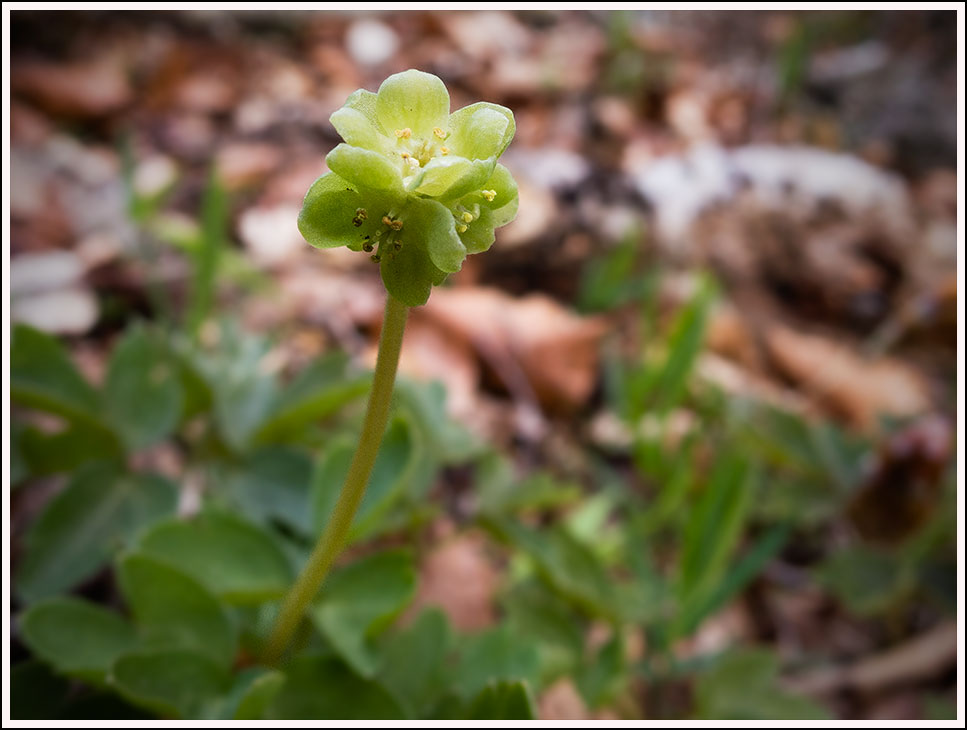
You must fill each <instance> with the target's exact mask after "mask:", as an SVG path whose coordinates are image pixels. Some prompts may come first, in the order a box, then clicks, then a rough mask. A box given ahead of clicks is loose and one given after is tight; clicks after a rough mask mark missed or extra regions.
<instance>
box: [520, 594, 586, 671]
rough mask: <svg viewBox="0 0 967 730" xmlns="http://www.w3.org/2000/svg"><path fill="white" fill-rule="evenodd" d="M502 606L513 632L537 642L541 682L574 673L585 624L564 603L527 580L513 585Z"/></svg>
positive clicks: (556, 596)
mask: <svg viewBox="0 0 967 730" xmlns="http://www.w3.org/2000/svg"><path fill="white" fill-rule="evenodd" d="M503 607H504V610H505V611H506V617H507V622H508V625H509V626H510V627H511V628H512V629H513V631H514V633H516V634H517V635H519V636H527V637H529V638H532V639H534V640H535V641H536V642H537V652H538V657H539V660H540V668H541V673H540V679H541V682H542V683H549V682H552V681H553V680H555V679H557V678H558V677H560V676H561V675H564V674H569V673H571V672H573V671H574V669H575V668H576V667H577V666H578V664H579V662H580V661H581V658H582V654H583V653H584V634H585V631H586V629H587V621H585V620H584V619H583V618H582V617H581V616H580V615H578V614H577V612H576V611H575V610H574V609H572V608H571V606H570V605H569V604H568V602H567V601H565V600H564V599H562V598H561V597H560V596H558V595H557V594H556V593H553V592H552V591H551V590H549V589H548V588H547V587H546V586H544V585H543V584H542V583H540V582H539V581H537V580H536V579H531V580H528V581H526V582H524V583H521V584H520V585H518V586H516V587H515V588H514V589H513V590H512V591H511V592H510V593H509V594H508V595H507V597H506V598H505V599H504V601H503Z"/></svg>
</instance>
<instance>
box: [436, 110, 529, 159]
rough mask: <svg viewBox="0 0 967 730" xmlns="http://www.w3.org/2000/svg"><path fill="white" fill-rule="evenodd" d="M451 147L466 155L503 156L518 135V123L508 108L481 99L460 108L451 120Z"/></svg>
mask: <svg viewBox="0 0 967 730" xmlns="http://www.w3.org/2000/svg"><path fill="white" fill-rule="evenodd" d="M448 126H449V131H450V137H449V138H448V139H447V143H448V145H449V147H450V148H451V149H452V150H453V151H454V152H455V153H456V154H458V155H461V156H462V157H469V158H471V159H478V160H480V159H486V158H487V157H500V156H501V155H502V154H503V153H504V150H505V149H507V145H509V144H510V141H511V140H512V139H513V138H514V132H515V131H516V130H517V126H516V124H515V122H514V113H513V112H512V111H511V110H510V109H508V108H507V107H504V106H500V105H499V104H491V103H490V102H486V101H479V102H477V103H476V104H471V105H469V106H465V107H463V109H458V110H457V111H455V112H454V113H453V114H451V115H450V119H449V120H448Z"/></svg>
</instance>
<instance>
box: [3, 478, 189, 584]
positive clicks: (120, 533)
mask: <svg viewBox="0 0 967 730" xmlns="http://www.w3.org/2000/svg"><path fill="white" fill-rule="evenodd" d="M176 500H177V490H176V488H175V486H174V485H173V484H171V483H170V482H169V481H168V480H166V479H163V478H162V477H159V476H156V475H152V474H126V473H124V472H123V471H122V470H121V468H120V467H118V466H116V465H113V464H109V463H93V464H90V465H88V466H86V467H84V468H83V469H81V470H80V471H78V472H77V473H76V475H75V476H74V478H73V480H72V481H71V482H70V483H69V484H68V485H67V487H66V488H65V489H64V491H62V492H61V493H60V494H58V495H57V496H56V497H55V498H54V499H52V500H51V501H50V502H49V503H48V504H47V506H46V508H45V509H44V511H43V513H42V514H41V515H40V517H39V518H38V519H37V521H36V522H34V524H33V525H32V526H31V528H30V531H29V533H28V534H27V536H26V538H25V540H24V556H23V559H22V562H21V564H20V569H19V572H18V575H17V592H18V594H19V595H20V597H21V598H22V599H23V600H25V601H36V600H39V599H41V598H46V597H48V596H53V595H56V594H58V593H62V592H64V591H67V590H69V589H71V588H73V587H75V586H76V585H78V584H79V583H80V582H81V581H84V580H86V579H88V578H90V577H91V576H93V575H94V574H95V573H96V572H97V571H99V570H100V569H101V568H103V567H104V566H105V565H106V564H107V562H108V561H109V560H110V558H111V556H112V554H114V553H115V552H116V551H117V550H119V549H120V548H122V547H123V546H124V545H125V544H127V543H129V542H130V541H131V540H132V539H133V538H134V536H135V535H136V534H137V532H138V531H139V530H141V529H142V528H144V527H145V526H147V525H149V524H151V523H152V522H155V521H157V520H159V519H161V518H163V517H167V516H168V515H170V514H172V513H173V512H174V508H175V502H176Z"/></svg>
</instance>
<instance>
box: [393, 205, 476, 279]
mask: <svg viewBox="0 0 967 730" xmlns="http://www.w3.org/2000/svg"><path fill="white" fill-rule="evenodd" d="M400 218H401V219H402V221H403V238H402V243H403V247H404V248H405V247H406V246H407V245H408V244H409V243H410V241H411V240H418V241H420V242H422V243H423V244H424V245H425V246H426V251H427V253H428V254H429V257H430V261H432V262H433V265H434V266H435V267H436V268H437V269H440V270H441V271H445V272H447V273H451V272H454V271H459V270H460V267H461V266H462V265H463V260H464V259H465V258H466V257H467V250H466V248H465V247H464V245H463V243H462V242H461V241H460V237H459V236H458V235H457V231H456V228H455V226H454V222H453V215H451V213H450V211H449V210H447V209H446V208H445V207H444V206H443V205H442V204H440V203H438V202H436V201H435V200H419V199H416V200H413V201H411V202H410V203H409V204H408V205H407V206H406V209H405V210H404V211H403V212H402V213H401V214H400Z"/></svg>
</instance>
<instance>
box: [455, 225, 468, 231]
mask: <svg viewBox="0 0 967 730" xmlns="http://www.w3.org/2000/svg"><path fill="white" fill-rule="evenodd" d="M466 232H467V227H466V226H465V225H463V224H461V225H459V226H457V233H466Z"/></svg>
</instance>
